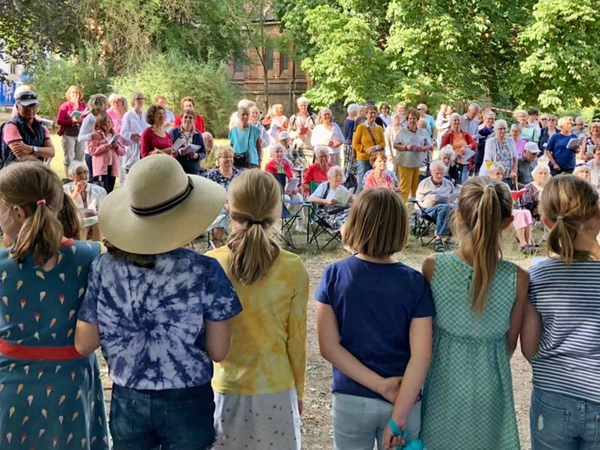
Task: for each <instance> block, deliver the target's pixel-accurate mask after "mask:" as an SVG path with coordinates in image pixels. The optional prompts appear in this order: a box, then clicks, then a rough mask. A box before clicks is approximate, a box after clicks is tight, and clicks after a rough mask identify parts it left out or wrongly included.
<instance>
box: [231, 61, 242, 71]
mask: <svg viewBox="0 0 600 450" xmlns="http://www.w3.org/2000/svg"><path fill="white" fill-rule="evenodd" d="M233 71H234V72H243V71H244V61H242V60H239V59H236V60H235V62H234V63H233Z"/></svg>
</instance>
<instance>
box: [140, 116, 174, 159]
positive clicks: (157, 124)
mask: <svg viewBox="0 0 600 450" xmlns="http://www.w3.org/2000/svg"><path fill="white" fill-rule="evenodd" d="M166 120H167V112H166V111H165V108H163V107H162V106H159V105H152V106H151V107H150V108H148V112H147V113H146V122H148V124H149V125H150V127H149V128H146V129H145V130H144V131H143V132H142V140H141V148H140V155H141V157H142V158H145V157H146V156H149V155H156V154H160V153H165V154H167V155H173V140H172V139H171V135H170V134H169V133H167V132H166V131H165V129H164V124H165V121H166Z"/></svg>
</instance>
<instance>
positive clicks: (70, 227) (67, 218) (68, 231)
mask: <svg viewBox="0 0 600 450" xmlns="http://www.w3.org/2000/svg"><path fill="white" fill-rule="evenodd" d="M58 220H59V221H60V223H61V224H62V227H63V236H64V237H66V238H68V239H79V234H80V233H81V229H82V225H83V224H82V222H81V213H80V212H79V210H78V209H77V206H75V203H74V202H73V199H72V198H71V196H70V195H68V194H67V193H65V195H64V197H63V207H62V208H61V210H60V211H59V212H58Z"/></svg>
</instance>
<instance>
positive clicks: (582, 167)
mask: <svg viewBox="0 0 600 450" xmlns="http://www.w3.org/2000/svg"><path fill="white" fill-rule="evenodd" d="M584 171H586V172H587V173H588V174H589V173H590V167H589V166H587V165H585V164H581V165H579V166H577V167H575V169H573V175H577V174H578V173H579V172H584Z"/></svg>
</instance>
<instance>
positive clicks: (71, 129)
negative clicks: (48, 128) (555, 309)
mask: <svg viewBox="0 0 600 450" xmlns="http://www.w3.org/2000/svg"><path fill="white" fill-rule="evenodd" d="M65 98H66V100H67V101H66V102H64V103H63V104H62V105H60V108H59V109H58V115H57V117H56V123H58V126H59V127H60V128H59V130H58V135H59V136H62V148H63V152H64V155H65V159H64V162H63V164H64V166H65V178H69V166H70V165H71V163H72V162H73V161H83V155H84V154H85V142H80V141H78V140H77V136H79V127H80V125H81V120H82V119H83V114H82V113H83V111H85V103H84V102H82V101H81V99H82V98H83V94H82V92H81V89H79V88H78V87H77V86H69V89H67V92H65ZM76 111H78V113H77V112H76Z"/></svg>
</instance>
